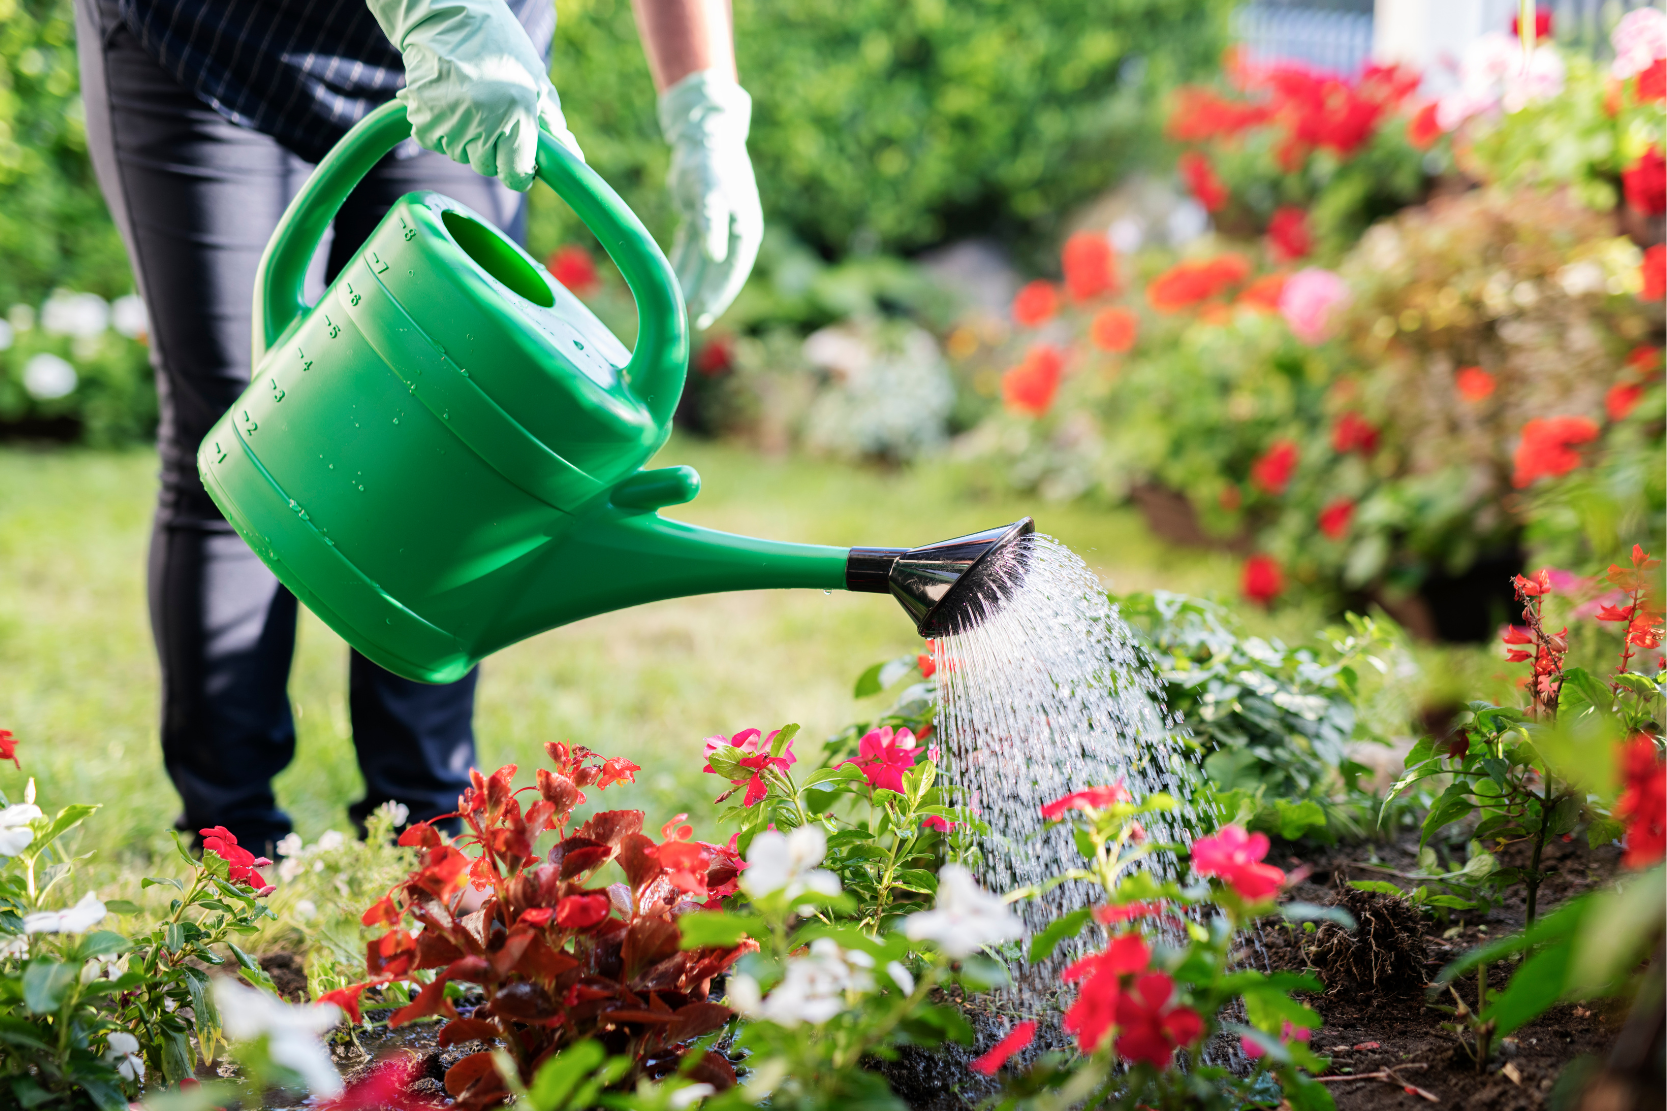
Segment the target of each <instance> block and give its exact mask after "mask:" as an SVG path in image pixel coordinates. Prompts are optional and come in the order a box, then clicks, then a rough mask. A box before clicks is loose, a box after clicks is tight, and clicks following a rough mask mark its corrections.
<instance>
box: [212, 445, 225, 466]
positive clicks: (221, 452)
mask: <svg viewBox="0 0 1667 1111" xmlns="http://www.w3.org/2000/svg"><path fill="white" fill-rule="evenodd" d="M214 452H215V454H216V455H218V456H219V457H220V458H218V459H216V460H215V462H216V463H224V462H225V461H226V449H225V448H222V447H221V446H220V441H219V440H215V441H214Z"/></svg>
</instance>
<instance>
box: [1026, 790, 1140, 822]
mask: <svg viewBox="0 0 1667 1111" xmlns="http://www.w3.org/2000/svg"><path fill="white" fill-rule="evenodd" d="M1131 797H1132V796H1130V794H1129V791H1128V788H1126V787H1124V786H1123V781H1122V780H1121V779H1120V780H1118V781H1117V782H1116V783H1113V784H1112V785H1111V786H1109V787H1089V788H1088V789H1087V790H1083V791H1072V792H1071V793H1070V794H1068V795H1066V796H1064V797H1063V798H1057V799H1054V800H1053V801H1052V802H1050V803H1047V804H1046V805H1045V806H1043V807H1042V817H1044V818H1046V819H1047V820H1048V821H1050V822H1057V821H1059V820H1060V819H1061V818H1063V817H1064V816H1065V812H1066V811H1067V810H1104V809H1105V808H1106V807H1108V806H1114V805H1116V804H1117V803H1120V802H1128V801H1129V800H1130V798H1131Z"/></svg>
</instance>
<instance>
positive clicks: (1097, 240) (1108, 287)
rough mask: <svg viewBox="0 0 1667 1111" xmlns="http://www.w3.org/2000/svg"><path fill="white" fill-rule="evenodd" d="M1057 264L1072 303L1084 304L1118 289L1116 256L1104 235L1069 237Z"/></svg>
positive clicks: (1085, 233)
mask: <svg viewBox="0 0 1667 1111" xmlns="http://www.w3.org/2000/svg"><path fill="white" fill-rule="evenodd" d="M1059 261H1060V263H1061V265H1062V266H1063V267H1064V270H1065V292H1067V293H1069V294H1070V295H1071V300H1073V301H1087V300H1090V299H1092V298H1094V297H1098V296H1100V294H1102V293H1111V292H1113V291H1114V290H1116V288H1117V255H1116V254H1115V253H1114V252H1113V251H1112V249H1111V244H1110V243H1108V242H1107V241H1106V237H1105V236H1103V235H1094V234H1093V233H1091V232H1085V231H1083V232H1078V233H1077V234H1075V235H1073V236H1071V238H1069V239H1067V240H1066V241H1065V249H1064V250H1063V251H1062V252H1060V258H1059Z"/></svg>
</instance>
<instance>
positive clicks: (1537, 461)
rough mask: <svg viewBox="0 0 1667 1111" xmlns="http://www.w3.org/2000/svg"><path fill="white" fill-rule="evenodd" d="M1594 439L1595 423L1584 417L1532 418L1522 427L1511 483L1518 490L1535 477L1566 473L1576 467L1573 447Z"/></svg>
mask: <svg viewBox="0 0 1667 1111" xmlns="http://www.w3.org/2000/svg"><path fill="white" fill-rule="evenodd" d="M1597 438H1598V426H1597V424H1596V423H1595V422H1593V421H1591V420H1588V419H1587V418H1585V417H1536V418H1535V419H1533V420H1531V421H1529V422H1528V423H1527V424H1525V425H1523V426H1522V440H1521V442H1520V443H1518V444H1517V450H1516V458H1515V464H1516V472H1515V473H1514V474H1513V475H1512V476H1511V484H1512V485H1513V486H1515V487H1516V488H1517V489H1519V490H1520V489H1522V488H1523V487H1525V486H1530V485H1532V484H1533V482H1534V481H1535V480H1536V479H1538V478H1542V477H1545V476H1552V477H1555V476H1557V475H1565V474H1568V473H1569V472H1570V471H1572V470H1574V469H1575V468H1576V467H1578V466H1580V453H1579V452H1578V451H1576V450H1575V448H1577V447H1579V446H1580V445H1581V444H1587V443H1591V442H1592V441H1593V440H1595V439H1597Z"/></svg>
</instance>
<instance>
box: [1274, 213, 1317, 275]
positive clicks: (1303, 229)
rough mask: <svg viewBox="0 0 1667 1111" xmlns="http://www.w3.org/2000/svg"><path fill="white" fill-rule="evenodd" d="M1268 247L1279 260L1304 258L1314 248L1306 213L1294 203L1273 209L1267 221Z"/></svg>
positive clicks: (1312, 234) (1286, 260)
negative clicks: (1270, 217) (1271, 215)
mask: <svg viewBox="0 0 1667 1111" xmlns="http://www.w3.org/2000/svg"><path fill="white" fill-rule="evenodd" d="M1268 249H1269V251H1271V252H1272V253H1273V257H1274V258H1276V259H1278V260H1279V261H1280V262H1295V261H1296V260H1297V259H1299V258H1306V257H1307V255H1308V253H1309V252H1310V251H1312V250H1313V249H1314V233H1313V232H1311V231H1309V229H1308V213H1306V212H1304V211H1303V210H1302V209H1300V208H1297V207H1296V206H1294V205H1284V206H1283V207H1281V208H1278V209H1275V210H1274V214H1273V219H1271V220H1269V221H1268Z"/></svg>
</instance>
